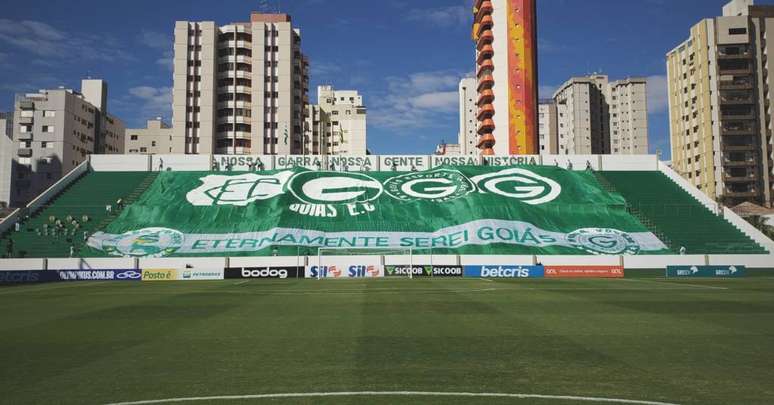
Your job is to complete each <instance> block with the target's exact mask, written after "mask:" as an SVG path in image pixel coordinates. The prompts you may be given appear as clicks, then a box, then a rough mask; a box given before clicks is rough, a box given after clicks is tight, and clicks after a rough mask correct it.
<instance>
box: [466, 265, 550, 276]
mask: <svg viewBox="0 0 774 405" xmlns="http://www.w3.org/2000/svg"><path fill="white" fill-rule="evenodd" d="M543 275H544V268H543V266H503V265H495V266H465V277H481V278H534V277H543Z"/></svg>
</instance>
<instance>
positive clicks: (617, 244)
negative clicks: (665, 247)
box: [567, 228, 640, 256]
mask: <svg viewBox="0 0 774 405" xmlns="http://www.w3.org/2000/svg"><path fill="white" fill-rule="evenodd" d="M567 241H568V242H570V244H571V245H572V246H573V247H575V248H577V249H581V250H584V251H586V252H588V253H592V254H595V255H615V256H617V255H636V254H637V253H639V252H640V245H639V244H637V242H636V241H635V240H634V238H632V236H631V235H629V234H628V233H626V232H621V231H619V230H616V229H606V228H584V229H579V230H577V231H575V232H572V233H570V234H568V235H567Z"/></svg>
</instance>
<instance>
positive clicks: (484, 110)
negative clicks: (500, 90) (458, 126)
mask: <svg viewBox="0 0 774 405" xmlns="http://www.w3.org/2000/svg"><path fill="white" fill-rule="evenodd" d="M494 115H495V108H494V106H493V105H492V104H484V105H483V106H481V108H479V109H478V115H477V116H476V118H477V119H478V120H479V121H481V120H483V119H485V118H492V117H494Z"/></svg>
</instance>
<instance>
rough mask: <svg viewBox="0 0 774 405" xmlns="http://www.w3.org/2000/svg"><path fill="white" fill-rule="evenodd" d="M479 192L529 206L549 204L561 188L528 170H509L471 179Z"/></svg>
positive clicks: (552, 181) (557, 195)
mask: <svg viewBox="0 0 774 405" xmlns="http://www.w3.org/2000/svg"><path fill="white" fill-rule="evenodd" d="M471 180H472V181H473V183H474V184H475V185H476V187H478V189H479V191H480V192H490V193H494V194H498V195H501V196H503V197H508V198H513V199H516V200H519V201H521V202H523V203H526V204H530V205H540V204H545V203H549V202H551V201H553V200H555V199H556V198H557V197H559V194H561V192H562V186H560V185H559V183H557V182H556V181H554V180H551V179H549V178H547V177H543V176H539V175H537V174H535V173H533V172H531V171H529V170H526V169H519V168H511V169H505V170H500V171H499V172H494V173H487V174H482V175H480V176H475V177H473V178H472V179H471Z"/></svg>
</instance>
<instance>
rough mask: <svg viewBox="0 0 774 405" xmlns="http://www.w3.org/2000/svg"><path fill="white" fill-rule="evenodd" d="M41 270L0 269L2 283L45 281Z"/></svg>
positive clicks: (0, 282)
mask: <svg viewBox="0 0 774 405" xmlns="http://www.w3.org/2000/svg"><path fill="white" fill-rule="evenodd" d="M41 273H42V272H40V271H0V284H23V283H38V282H42V281H45V280H43V277H41Z"/></svg>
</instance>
